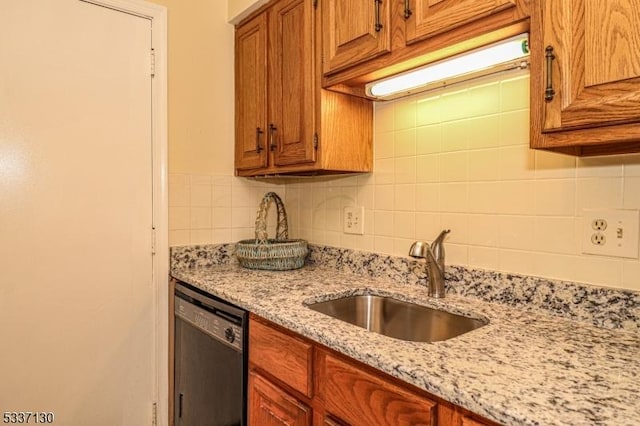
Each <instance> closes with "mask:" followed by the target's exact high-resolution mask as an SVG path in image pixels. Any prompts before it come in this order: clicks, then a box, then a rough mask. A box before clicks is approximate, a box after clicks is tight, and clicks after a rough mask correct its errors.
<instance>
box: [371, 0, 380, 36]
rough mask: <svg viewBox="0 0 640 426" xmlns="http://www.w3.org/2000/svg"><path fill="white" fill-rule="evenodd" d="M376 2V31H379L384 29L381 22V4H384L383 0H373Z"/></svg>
mask: <svg viewBox="0 0 640 426" xmlns="http://www.w3.org/2000/svg"><path fill="white" fill-rule="evenodd" d="M373 1H374V2H375V3H376V22H375V29H376V32H377V33H379V32H380V30H381V29H382V24H381V23H380V5H381V4H382V0H373Z"/></svg>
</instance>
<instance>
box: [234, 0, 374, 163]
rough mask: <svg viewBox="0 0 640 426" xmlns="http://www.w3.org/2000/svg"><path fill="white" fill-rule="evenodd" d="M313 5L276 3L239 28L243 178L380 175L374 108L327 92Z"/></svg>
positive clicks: (297, 0) (238, 153)
mask: <svg viewBox="0 0 640 426" xmlns="http://www.w3.org/2000/svg"><path fill="white" fill-rule="evenodd" d="M319 30H320V17H319V13H317V8H316V6H315V3H314V2H313V1H312V0H277V1H273V2H270V3H269V5H268V6H267V7H265V8H264V9H262V10H261V11H260V12H259V14H258V15H257V16H254V17H253V18H251V19H250V20H248V21H245V22H243V23H241V24H240V25H239V26H238V27H237V28H236V150H235V167H236V173H237V174H238V175H240V176H254V175H269V174H280V173H282V174H285V173H289V174H292V173H298V174H315V173H344V172H368V171H371V170H372V163H373V159H372V123H373V111H372V105H371V104H370V102H367V101H365V100H363V99H359V98H356V97H353V96H348V95H344V94H339V93H333V92H328V91H325V90H323V89H322V88H321V61H320V47H321V45H320V39H319Z"/></svg>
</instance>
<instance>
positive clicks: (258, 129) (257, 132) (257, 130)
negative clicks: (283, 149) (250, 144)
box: [256, 127, 264, 154]
mask: <svg viewBox="0 0 640 426" xmlns="http://www.w3.org/2000/svg"><path fill="white" fill-rule="evenodd" d="M263 133H264V131H263V130H262V129H261V128H260V127H256V152H257V153H258V154H260V151H262V145H260V135H261V134H263Z"/></svg>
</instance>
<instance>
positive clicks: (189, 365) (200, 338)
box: [174, 283, 248, 426]
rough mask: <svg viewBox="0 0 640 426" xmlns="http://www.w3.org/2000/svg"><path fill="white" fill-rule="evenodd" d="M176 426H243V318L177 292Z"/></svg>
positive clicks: (184, 289)
mask: <svg viewBox="0 0 640 426" xmlns="http://www.w3.org/2000/svg"><path fill="white" fill-rule="evenodd" d="M175 296H176V297H175V311H174V312H175V362H174V368H175V386H174V397H175V406H174V408H175V411H174V413H175V414H174V421H175V426H236V425H242V426H244V425H246V406H247V404H246V388H247V379H246V366H247V351H246V338H247V324H248V319H247V312H246V311H245V310H243V309H240V308H238V307H236V306H233V305H231V304H229V303H227V302H225V301H224V300H221V299H219V298H216V297H214V296H212V295H209V294H207V293H205V292H203V291H201V290H199V289H197V288H195V287H192V286H190V285H188V284H185V283H177V284H176V289H175Z"/></svg>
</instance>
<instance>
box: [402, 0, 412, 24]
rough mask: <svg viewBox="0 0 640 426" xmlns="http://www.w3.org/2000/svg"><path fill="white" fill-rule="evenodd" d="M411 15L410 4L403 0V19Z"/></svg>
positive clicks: (407, 0)
mask: <svg viewBox="0 0 640 426" xmlns="http://www.w3.org/2000/svg"><path fill="white" fill-rule="evenodd" d="M411 15H413V12H412V11H411V5H410V4H409V0H404V19H405V20H407V19H409V18H410V17H411Z"/></svg>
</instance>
